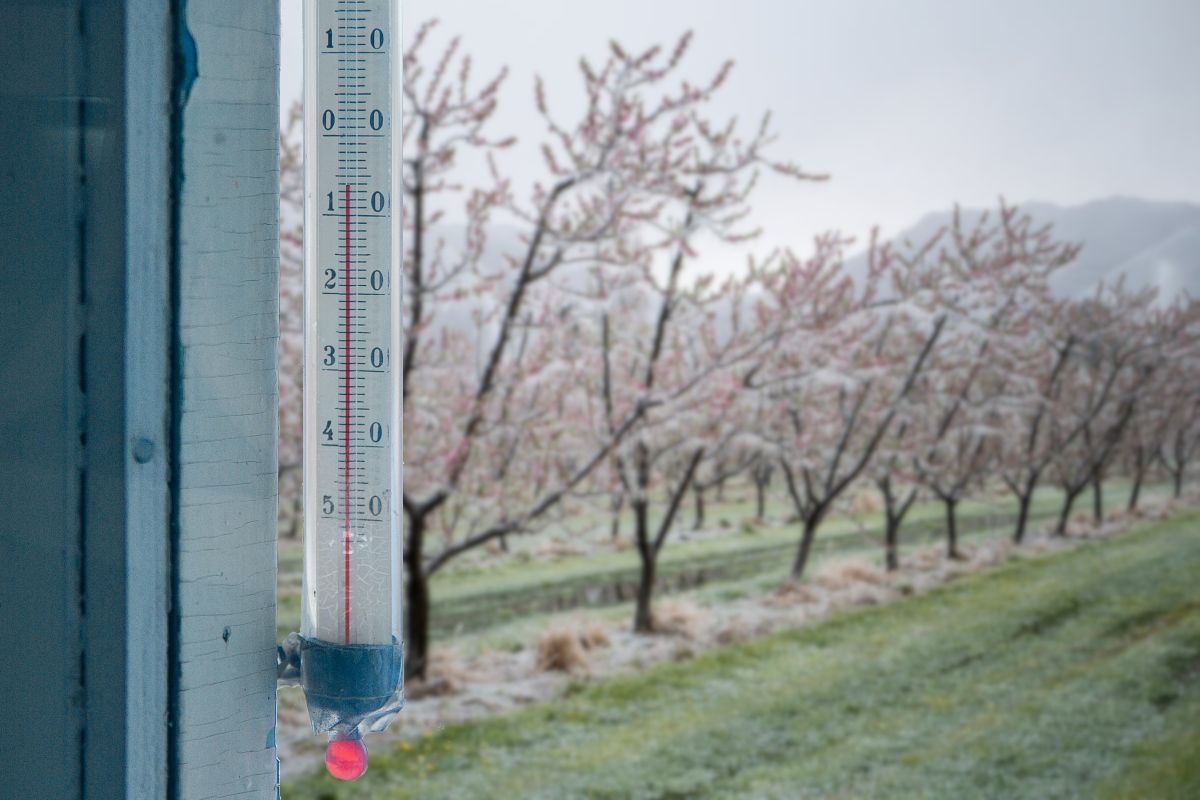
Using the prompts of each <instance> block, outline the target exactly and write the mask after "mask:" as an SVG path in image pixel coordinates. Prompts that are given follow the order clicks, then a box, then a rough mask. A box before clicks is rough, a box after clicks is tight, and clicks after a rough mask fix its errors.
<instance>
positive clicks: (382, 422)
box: [305, 0, 398, 644]
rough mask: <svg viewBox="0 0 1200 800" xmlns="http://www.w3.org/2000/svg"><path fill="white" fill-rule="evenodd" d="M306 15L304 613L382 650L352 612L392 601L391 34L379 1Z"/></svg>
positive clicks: (328, 6)
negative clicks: (308, 559) (310, 28)
mask: <svg viewBox="0 0 1200 800" xmlns="http://www.w3.org/2000/svg"><path fill="white" fill-rule="evenodd" d="M313 6H314V8H313V11H312V12H311V13H312V15H313V16H312V23H313V24H314V29H315V32H316V33H317V35H316V37H315V39H316V41H315V42H313V41H312V40H311V39H310V41H309V46H310V47H313V46H314V45H315V52H314V53H313V56H314V57H313V58H311V59H310V61H311V62H313V63H312V64H311V65H310V66H309V67H308V69H307V74H306V81H307V82H310V83H311V84H312V85H311V86H310V87H308V88H307V89H306V102H310V103H314V104H315V109H314V110H313V111H310V112H309V113H308V114H307V115H306V119H307V123H306V135H307V136H309V137H310V143H311V144H310V146H309V147H308V149H307V155H306V158H307V159H308V163H306V165H305V169H306V171H307V182H308V183H307V190H306V194H307V198H306V199H307V211H306V223H307V230H308V231H310V233H309V234H308V236H307V237H306V267H307V269H306V292H307V295H306V310H307V315H308V320H307V323H306V337H307V341H306V348H305V353H306V387H305V412H306V414H305V440H306V443H307V444H309V445H311V446H309V447H307V448H306V449H307V452H306V456H305V486H306V491H305V494H306V501H307V502H306V512H305V516H306V520H307V524H308V525H312V526H314V527H315V530H311V531H310V530H306V532H305V535H306V536H313V537H314V540H315V541H316V543H317V546H316V547H315V548H310V553H311V555H312V556H313V561H314V562H315V563H313V564H310V565H308V566H307V567H306V579H307V580H308V584H309V585H308V586H307V587H306V600H307V601H308V602H309V603H310V604H311V606H310V609H309V612H310V614H315V615H316V619H315V620H314V621H315V623H316V629H317V630H318V631H320V632H322V633H323V636H322V638H328V639H330V640H332V641H336V642H338V643H344V644H353V643H359V642H379V641H388V640H389V638H390V635H391V630H390V624H391V622H390V619H384V617H387V616H388V615H383V617H381V615H379V614H367V613H356V602H355V601H356V600H358V601H359V604H360V605H366V604H377V601H375V600H374V599H375V598H380V597H383V598H389V597H390V596H391V592H392V588H393V587H392V585H391V581H392V578H391V574H390V569H388V568H387V567H388V566H389V565H390V560H391V554H390V552H389V551H390V548H391V546H392V544H391V541H390V539H391V533H392V525H393V518H394V517H395V509H394V508H393V503H394V502H395V500H396V498H395V491H394V486H395V480H394V474H393V473H394V471H395V469H396V465H395V463H394V461H393V454H392V449H393V437H395V436H398V432H396V431H393V430H392V427H393V422H392V419H393V416H392V408H393V403H394V400H395V398H394V396H393V392H394V377H393V372H392V363H391V362H392V342H393V330H392V327H393V324H394V323H393V319H392V316H393V302H392V290H393V281H392V261H393V252H392V248H393V242H392V238H393V229H392V198H391V187H392V123H393V120H392V98H391V82H392V80H391V79H392V76H391V69H392V64H391V58H392V47H393V44H394V43H393V42H392V41H391V32H392V30H393V28H392V20H390V19H389V14H390V13H391V9H390V4H389V3H388V2H386V0H316V2H315V3H314V4H313ZM309 238H311V241H308V239H309ZM378 551H382V552H378ZM318 586H320V587H322V590H321V591H319V592H318V590H317V587H318ZM329 587H337V588H338V590H337V591H330V588H329ZM385 602H386V601H385ZM381 619H384V622H386V625H384V624H383V623H381V622H380V621H379V620H381ZM375 628H379V630H375ZM385 628H386V629H385Z"/></svg>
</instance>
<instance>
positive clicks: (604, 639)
mask: <svg viewBox="0 0 1200 800" xmlns="http://www.w3.org/2000/svg"><path fill="white" fill-rule="evenodd" d="M611 644H612V639H611V638H609V635H608V630H607V629H606V628H605V627H604V626H603V625H601V624H600V623H599V622H588V623H578V622H576V623H574V624H572V625H571V626H564V627H559V628H552V629H550V630H548V631H546V632H545V633H544V634H542V638H541V639H540V640H539V641H538V651H537V668H538V670H540V671H542V672H569V673H571V674H576V673H579V672H586V671H587V668H588V652H589V651H591V650H596V649H599V648H601V647H608V646H610V645H611Z"/></svg>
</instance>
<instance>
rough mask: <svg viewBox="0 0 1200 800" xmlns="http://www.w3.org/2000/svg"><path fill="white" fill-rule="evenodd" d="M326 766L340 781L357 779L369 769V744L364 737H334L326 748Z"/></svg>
mask: <svg viewBox="0 0 1200 800" xmlns="http://www.w3.org/2000/svg"><path fill="white" fill-rule="evenodd" d="M325 767H326V769H328V770H329V774H330V775H332V776H333V777H335V778H337V779H338V780H339V781H352V780H356V779H357V778H359V777H360V776H362V774H363V773H364V772H366V771H367V746H366V745H365V744H363V741H362V739H332V740H330V742H329V746H328V747H326V748H325Z"/></svg>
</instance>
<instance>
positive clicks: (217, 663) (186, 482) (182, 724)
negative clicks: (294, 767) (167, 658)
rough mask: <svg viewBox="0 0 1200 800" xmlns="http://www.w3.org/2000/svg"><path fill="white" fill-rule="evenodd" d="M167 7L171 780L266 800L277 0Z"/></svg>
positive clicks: (206, 791) (209, 794) (271, 768)
mask: <svg viewBox="0 0 1200 800" xmlns="http://www.w3.org/2000/svg"><path fill="white" fill-rule="evenodd" d="M178 8H179V9H180V13H181V14H182V15H183V18H182V19H181V20H180V23H181V26H182V27H181V30H180V36H181V38H182V41H181V43H180V51H181V54H182V60H183V74H182V75H181V76H180V78H181V80H180V86H181V90H182V91H183V92H184V98H183V99H182V101H181V103H180V106H179V110H178V113H179V114H180V117H179V125H178V127H177V135H178V139H177V141H176V147H177V152H178V154H179V162H178V165H179V170H180V175H179V176H177V177H178V178H179V179H181V182H180V184H179V185H180V195H179V198H178V212H177V213H178V223H177V236H178V278H177V297H176V313H177V319H176V326H177V331H178V348H177V352H176V362H175V371H176V384H175V392H176V403H177V409H178V411H177V419H176V431H177V441H176V447H175V452H176V458H177V463H176V464H175V476H176V485H175V498H174V499H175V504H174V515H175V516H174V522H175V532H174V582H175V584H174V585H175V590H174V615H173V622H174V638H173V658H172V660H173V666H174V669H175V670H176V674H175V675H174V681H173V699H174V703H173V711H172V721H171V722H172V739H171V744H172V747H171V761H172V764H171V767H172V784H173V785H172V787H171V788H172V796H173V797H177V798H180V799H181V800H186V799H188V798H224V797H235V796H236V797H238V798H248V799H250V800H252V799H253V798H273V797H275V796H276V793H277V780H278V778H277V775H278V762H277V760H276V756H275V686H276V668H275V567H276V561H275V559H276V555H275V535H276V492H277V458H276V428H277V411H276V407H277V400H278V398H277V388H276V369H275V341H276V338H277V337H278V318H277V297H278V276H279V235H278V233H279V232H278V212H279V193H278V186H279V183H278V171H279V72H278V70H279V3H278V0H241V1H240V2H228V0H188V2H186V3H179V4H178ZM189 37H190V39H191V41H188V39H189ZM193 79H194V80H193ZM189 84H190V85H189Z"/></svg>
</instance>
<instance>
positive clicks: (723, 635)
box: [714, 617, 757, 645]
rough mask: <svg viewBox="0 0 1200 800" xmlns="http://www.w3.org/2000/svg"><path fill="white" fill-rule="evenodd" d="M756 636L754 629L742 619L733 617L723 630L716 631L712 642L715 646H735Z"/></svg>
mask: <svg viewBox="0 0 1200 800" xmlns="http://www.w3.org/2000/svg"><path fill="white" fill-rule="evenodd" d="M756 634H757V631H756V630H755V627H754V626H753V625H751V624H750V622H749V621H748V620H746V619H744V618H742V617H734V618H733V619H731V620H730V621H729V622H728V623H727V624H726V625H725V626H724V627H723V628H721V629H720V630H719V631H717V635H716V636H715V637H714V641H715V642H716V643H717V644H720V645H725V644H737V643H738V642H745V641H748V640H750V639H752V638H754V636H755V635H756Z"/></svg>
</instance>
